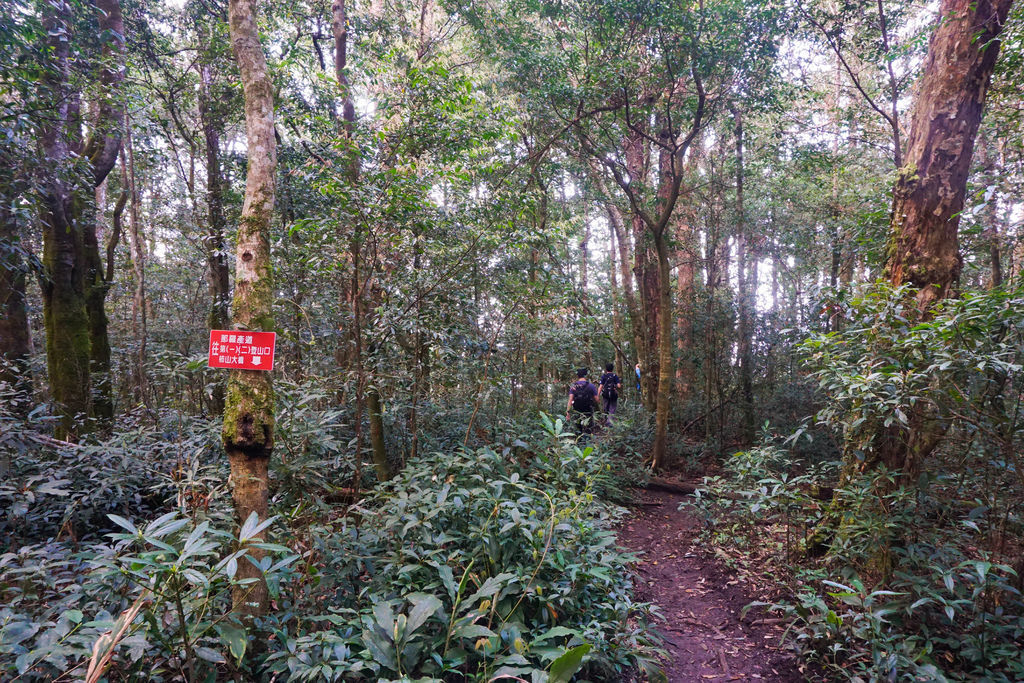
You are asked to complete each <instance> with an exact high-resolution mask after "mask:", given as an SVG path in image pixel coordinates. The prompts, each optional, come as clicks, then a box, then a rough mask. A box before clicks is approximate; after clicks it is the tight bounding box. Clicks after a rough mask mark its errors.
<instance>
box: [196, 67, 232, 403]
mask: <svg viewBox="0 0 1024 683" xmlns="http://www.w3.org/2000/svg"><path fill="white" fill-rule="evenodd" d="M213 78H214V74H213V68H212V66H211V65H209V64H202V65H201V66H200V67H199V118H200V121H201V122H202V126H203V139H204V140H205V157H206V234H205V236H204V238H203V249H204V251H205V253H206V267H207V269H208V273H207V278H208V280H207V288H208V290H209V293H210V312H209V315H208V316H207V326H208V327H209V328H210V329H211V330H223V329H226V328H227V326H228V320H229V314H230V308H229V303H230V296H231V287H230V272H229V268H228V252H227V245H226V244H225V238H224V231H225V227H226V221H225V220H224V189H223V187H224V183H223V180H222V176H221V168H220V135H221V130H222V129H223V125H224V124H223V118H222V116H221V115H220V114H219V112H218V111H217V110H216V106H217V104H216V101H215V99H214V96H213V92H212V89H211V88H212V85H213ZM210 410H211V412H213V413H222V412H224V382H222V381H216V382H214V384H213V387H212V391H211V395H210Z"/></svg>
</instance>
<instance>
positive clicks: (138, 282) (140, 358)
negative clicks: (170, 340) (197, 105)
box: [121, 130, 223, 406]
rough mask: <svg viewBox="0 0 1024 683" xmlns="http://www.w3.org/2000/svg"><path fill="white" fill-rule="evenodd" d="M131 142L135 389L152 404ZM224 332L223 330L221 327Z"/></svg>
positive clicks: (128, 182)
mask: <svg viewBox="0 0 1024 683" xmlns="http://www.w3.org/2000/svg"><path fill="white" fill-rule="evenodd" d="M125 137H126V139H127V141H128V145H127V147H128V154H127V159H126V160H125V156H124V155H122V157H121V158H122V160H123V161H126V162H127V163H125V164H124V166H123V168H122V171H123V173H124V180H125V183H124V186H125V187H127V188H128V193H129V195H131V205H130V208H129V210H128V228H129V230H128V238H129V239H128V243H129V248H130V252H131V257H132V270H133V272H134V274H135V293H134V295H133V296H132V337H134V338H135V346H136V350H135V369H134V372H133V374H134V375H135V382H134V384H135V390H136V394H137V396H138V399H139V401H141V402H142V403H143V404H144V405H146V406H148V405H149V382H148V380H147V378H146V336H147V329H146V245H145V244H144V243H143V235H142V226H141V222H142V221H141V218H140V216H139V188H138V186H137V185H136V177H135V148H134V146H133V145H132V135H131V131H130V130H129V131H128V132H127V135H126V136H125ZM220 329H223V328H220Z"/></svg>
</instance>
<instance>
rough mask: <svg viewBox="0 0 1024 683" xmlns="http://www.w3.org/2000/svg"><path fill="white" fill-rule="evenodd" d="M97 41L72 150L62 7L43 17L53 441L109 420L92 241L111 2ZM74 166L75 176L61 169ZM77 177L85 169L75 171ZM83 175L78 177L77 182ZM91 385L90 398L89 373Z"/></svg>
mask: <svg viewBox="0 0 1024 683" xmlns="http://www.w3.org/2000/svg"><path fill="white" fill-rule="evenodd" d="M96 9H97V18H98V24H99V28H100V31H101V36H102V40H103V46H102V60H101V62H100V63H101V65H102V66H101V71H100V83H101V84H102V88H101V89H100V96H99V99H98V101H97V103H96V104H97V114H96V118H95V119H94V120H93V121H92V122H91V125H90V127H89V128H90V136H89V139H88V140H87V141H86V142H85V143H84V145H83V144H82V140H81V137H82V120H81V112H80V108H81V107H80V98H79V95H78V93H77V92H73V91H72V90H71V88H70V86H69V82H68V75H69V54H70V41H71V30H70V27H71V20H72V15H71V8H70V6H69V5H67V4H66V3H58V4H57V5H55V6H54V8H53V11H52V12H51V13H50V14H49V15H47V18H46V28H47V32H48V35H49V42H50V55H51V59H52V64H51V68H50V69H48V70H47V76H46V77H45V78H44V79H43V82H42V84H41V85H42V88H43V89H44V91H45V97H46V99H48V100H49V102H50V103H51V104H52V107H51V111H52V112H53V116H52V117H51V118H50V120H49V121H48V125H46V126H45V127H44V129H43V130H42V132H41V135H40V143H41V145H40V146H41V148H42V154H43V158H44V159H45V166H46V168H47V169H48V170H49V177H48V178H47V179H46V183H45V184H46V189H45V191H44V201H43V208H42V212H41V214H42V216H41V217H42V224H43V276H42V283H43V284H42V293H43V319H44V323H45V327H46V356H47V371H48V374H49V380H50V393H51V396H52V398H53V400H54V402H55V403H56V404H57V406H58V411H59V413H60V421H59V423H58V424H57V426H56V434H57V436H58V437H61V438H69V437H74V436H75V435H76V434H77V433H78V432H79V431H81V430H82V429H83V428H85V425H86V424H87V423H83V422H82V421H81V418H84V417H88V416H89V415H93V416H95V417H96V418H98V420H99V422H100V423H101V424H103V425H106V424H109V421H110V419H111V417H112V415H113V403H112V400H111V385H110V383H109V374H110V345H109V341H108V337H107V319H106V312H105V310H104V306H103V303H104V301H105V298H106V292H107V288H108V283H107V281H106V278H105V275H104V269H103V264H102V259H101V258H100V253H99V243H98V239H97V234H96V228H97V225H96V224H97V215H96V206H95V203H94V201H93V198H94V197H95V193H96V188H98V187H99V186H100V185H101V184H102V183H103V181H104V179H106V177H107V175H108V174H109V173H110V171H111V169H113V167H114V164H115V162H116V161H117V155H118V151H119V150H120V147H121V129H122V126H123V119H124V114H123V111H122V109H121V107H120V104H119V100H118V97H119V92H118V91H119V86H120V84H121V82H122V81H123V79H124V38H123V36H124V25H123V21H122V19H121V8H120V5H119V3H118V1H117V0H97V2H96ZM75 159H82V160H83V161H84V162H85V163H86V164H87V165H88V166H87V170H86V172H84V173H80V174H79V173H74V172H72V171H71V168H70V167H71V166H72V165H73V164H74V160H75ZM83 170H85V169H83ZM80 178H84V179H85V180H81V179H80ZM94 374H95V375H96V376H97V377H98V378H99V381H98V382H96V385H95V388H96V389H97V391H96V392H95V393H94V392H93V388H94V386H93V379H92V378H93V375H94Z"/></svg>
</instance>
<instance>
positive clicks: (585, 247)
mask: <svg viewBox="0 0 1024 683" xmlns="http://www.w3.org/2000/svg"><path fill="white" fill-rule="evenodd" d="M584 207H586V204H584ZM589 261H590V221H588V220H587V214H586V208H584V210H583V241H582V242H580V298H581V299H582V300H583V308H584V310H587V309H588V308H589V307H588V305H587V300H588V296H587V287H588V286H589V284H590V283H589V281H588V276H589V273H588V271H587V264H588V262H589ZM589 330H590V327H589V326H587V331H586V332H585V333H584V336H583V364H584V365H585V366H587V367H588V368H592V367H593V365H594V350H593V340H592V339H591V338H590V333H589Z"/></svg>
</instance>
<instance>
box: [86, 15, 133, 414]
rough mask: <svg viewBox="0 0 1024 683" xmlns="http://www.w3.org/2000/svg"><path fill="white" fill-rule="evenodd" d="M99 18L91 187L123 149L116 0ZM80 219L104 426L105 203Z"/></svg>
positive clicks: (95, 409)
mask: <svg viewBox="0 0 1024 683" xmlns="http://www.w3.org/2000/svg"><path fill="white" fill-rule="evenodd" d="M96 8H97V9H98V10H99V12H98V13H97V23H98V25H99V31H100V37H101V40H102V41H103V63H104V67H103V68H102V70H101V71H100V78H99V80H100V95H99V101H98V111H97V114H96V119H95V120H94V121H92V122H91V124H92V125H91V128H92V133H91V135H90V137H89V140H88V141H87V142H86V145H85V149H84V150H83V153H82V154H83V156H84V157H85V158H86V159H88V161H89V164H90V166H91V168H92V175H93V177H92V188H90V189H91V190H92V191H91V192H89V196H94V194H95V190H96V188H98V187H100V186H101V185H102V184H103V181H104V180H106V177H107V176H108V175H109V174H110V171H111V170H113V168H114V165H115V164H116V163H117V156H118V152H119V151H120V150H121V137H122V129H123V128H124V110H123V108H122V105H121V101H122V95H121V93H120V89H121V83H122V82H123V81H124V65H125V54H124V21H123V20H122V18H121V6H120V3H119V2H118V0H96ZM75 205H76V207H78V209H79V211H78V212H77V213H78V216H77V220H78V221H79V222H81V225H82V228H81V229H82V236H83V247H84V250H83V257H84V260H85V305H86V311H87V312H88V315H89V338H90V339H89V342H90V368H89V370H90V374H91V376H92V383H93V399H92V413H93V416H94V417H95V418H96V422H97V424H98V425H99V427H100V428H101V429H103V430H107V429H109V428H110V426H111V422H112V421H113V419H114V395H113V394H114V385H113V378H112V376H111V367H110V335H109V333H108V331H107V312H106V300H107V292H108V291H109V290H110V283H109V282H108V281H107V280H106V279H105V278H104V268H103V259H102V258H101V256H100V246H99V239H98V235H97V228H98V223H99V217H100V215H101V214H102V211H103V207H102V206H93V204H92V203H91V202H87V201H82V200H81V199H80V200H79V201H77V202H75Z"/></svg>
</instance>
